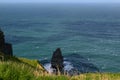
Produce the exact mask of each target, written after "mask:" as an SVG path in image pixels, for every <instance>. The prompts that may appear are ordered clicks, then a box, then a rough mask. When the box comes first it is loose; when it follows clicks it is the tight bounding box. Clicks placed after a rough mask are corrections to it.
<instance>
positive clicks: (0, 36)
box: [0, 29, 13, 56]
mask: <svg viewBox="0 0 120 80" xmlns="http://www.w3.org/2000/svg"><path fill="white" fill-rule="evenodd" d="M0 52H2V53H4V54H5V55H9V56H12V55H13V52H12V44H10V43H5V39H4V33H3V32H2V30H1V29H0Z"/></svg>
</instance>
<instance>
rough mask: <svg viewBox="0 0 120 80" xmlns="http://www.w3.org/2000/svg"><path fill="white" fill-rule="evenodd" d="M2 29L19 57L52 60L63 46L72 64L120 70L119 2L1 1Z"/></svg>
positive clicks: (65, 55)
mask: <svg viewBox="0 0 120 80" xmlns="http://www.w3.org/2000/svg"><path fill="white" fill-rule="evenodd" d="M0 28H2V30H3V31H4V32H5V36H6V41H7V42H10V43H12V44H13V51H14V55H16V56H20V57H26V58H30V59H39V60H41V61H42V60H47V61H49V60H50V59H51V56H52V53H53V51H54V50H55V49H56V48H58V47H60V48H61V50H62V53H63V55H64V57H65V58H66V59H69V60H70V59H72V60H73V61H72V60H71V61H70V64H71V65H74V64H78V65H79V58H78V57H77V58H76V57H73V56H72V55H73V54H75V55H80V56H83V57H85V58H86V59H87V60H88V61H90V62H91V63H93V64H94V65H95V66H97V67H98V68H99V69H100V70H101V71H103V72H120V68H119V67H120V5H119V4H1V5H0ZM75 60H76V61H75ZM77 61H78V62H77Z"/></svg>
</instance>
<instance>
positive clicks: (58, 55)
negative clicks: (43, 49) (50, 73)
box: [51, 48, 64, 73]
mask: <svg viewBox="0 0 120 80" xmlns="http://www.w3.org/2000/svg"><path fill="white" fill-rule="evenodd" d="M51 68H53V69H54V70H55V71H54V73H58V72H60V73H63V68H64V65H63V56H62V52H61V50H60V48H57V49H56V51H55V52H53V55H52V59H51Z"/></svg>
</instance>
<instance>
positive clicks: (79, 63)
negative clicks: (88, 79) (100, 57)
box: [65, 54, 99, 73]
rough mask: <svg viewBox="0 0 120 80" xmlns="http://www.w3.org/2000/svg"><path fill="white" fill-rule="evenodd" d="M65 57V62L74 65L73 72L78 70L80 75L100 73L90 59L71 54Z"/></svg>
mask: <svg viewBox="0 0 120 80" xmlns="http://www.w3.org/2000/svg"><path fill="white" fill-rule="evenodd" d="M65 57H66V59H65V61H69V62H71V64H72V65H73V69H72V70H77V71H79V72H80V73H89V72H99V69H98V68H97V67H96V66H95V65H94V64H92V63H91V62H90V61H89V59H87V58H85V57H83V56H81V55H79V54H70V55H67V56H65Z"/></svg>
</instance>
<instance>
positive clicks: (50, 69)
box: [44, 61, 74, 73]
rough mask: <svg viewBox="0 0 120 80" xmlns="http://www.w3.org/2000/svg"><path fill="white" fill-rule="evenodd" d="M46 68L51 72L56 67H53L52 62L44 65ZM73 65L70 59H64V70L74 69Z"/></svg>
mask: <svg viewBox="0 0 120 80" xmlns="http://www.w3.org/2000/svg"><path fill="white" fill-rule="evenodd" d="M44 68H45V69H46V70H47V71H48V72H49V73H53V71H54V69H53V68H51V63H47V64H45V65H44ZM73 68H74V67H73V65H72V64H71V63H70V62H68V61H64V71H70V70H71V69H73Z"/></svg>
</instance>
